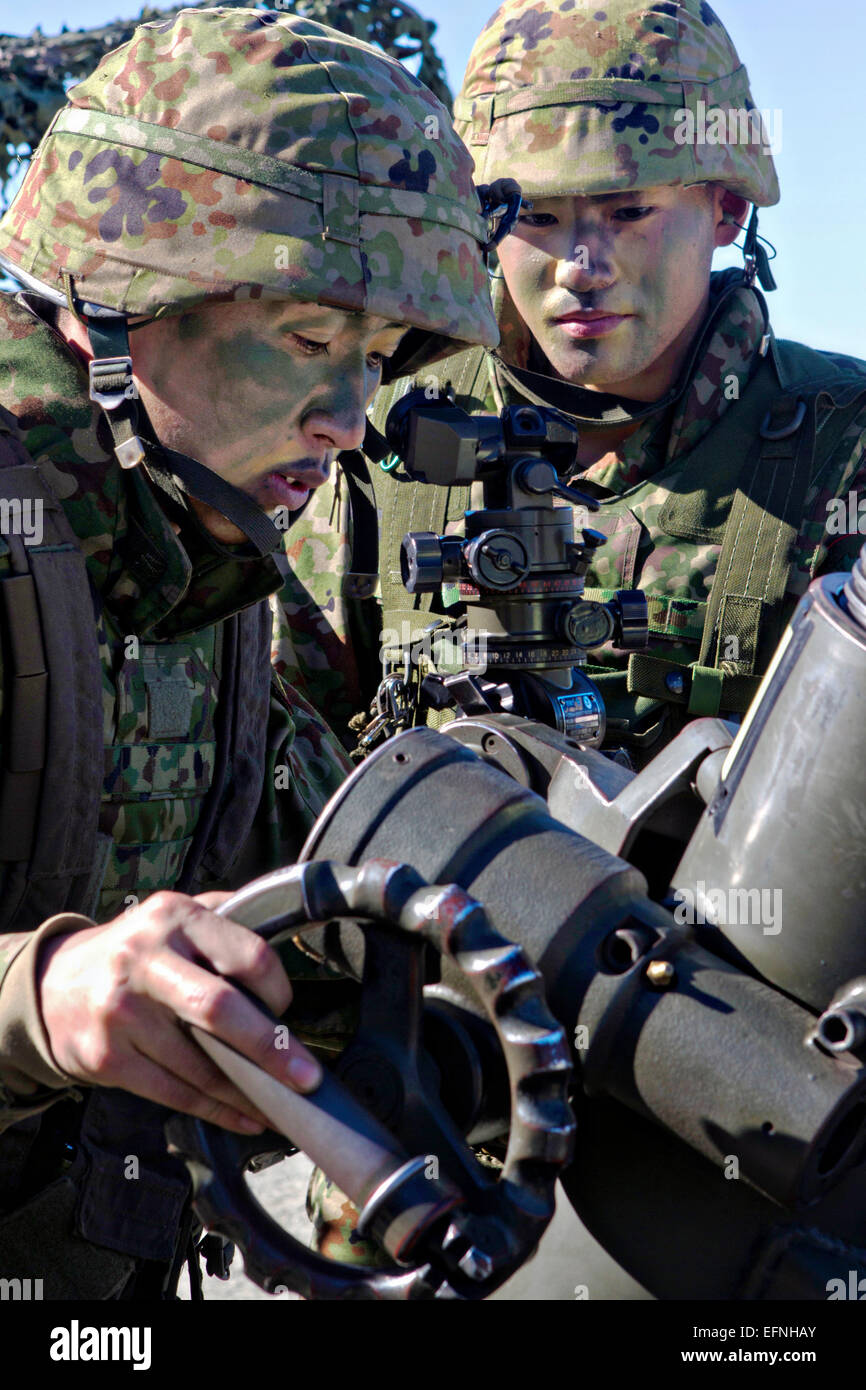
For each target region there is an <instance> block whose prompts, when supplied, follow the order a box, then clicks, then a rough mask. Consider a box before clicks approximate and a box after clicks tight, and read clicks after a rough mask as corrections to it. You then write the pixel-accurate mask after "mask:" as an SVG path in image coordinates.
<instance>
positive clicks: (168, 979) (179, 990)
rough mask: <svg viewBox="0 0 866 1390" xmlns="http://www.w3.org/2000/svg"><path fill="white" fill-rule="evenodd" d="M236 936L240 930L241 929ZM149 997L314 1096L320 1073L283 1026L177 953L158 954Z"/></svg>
mask: <svg viewBox="0 0 866 1390" xmlns="http://www.w3.org/2000/svg"><path fill="white" fill-rule="evenodd" d="M238 930H241V929H240V928H238ZM148 977H149V981H150V989H151V997H152V998H155V999H157V1000H158V1001H159V1002H160V1003H163V1004H165V1005H166V1006H167V1007H168V1008H169V1009H170V1010H171V1011H172V1013H174V1014H176V1016H177V1017H178V1018H180V1019H182V1020H183V1021H184V1022H185V1023H193V1024H195V1025H196V1026H197V1027H199V1028H201V1029H202V1030H203V1031H204V1032H205V1033H213V1035H214V1036H215V1037H217V1038H222V1040H223V1042H227V1043H228V1044H229V1046H231V1047H234V1048H236V1049H237V1051H238V1052H242V1053H243V1054H244V1056H245V1057H249V1059H250V1061H252V1062H255V1063H256V1064H257V1065H258V1066H260V1067H262V1068H263V1070H265V1071H266V1072H268V1073H269V1074H270V1075H271V1076H273V1077H275V1078H276V1079H277V1080H278V1081H280V1082H282V1083H283V1085H289V1086H291V1087H292V1088H293V1090H296V1091H311V1090H314V1089H315V1087H316V1086H318V1084H319V1082H320V1081H321V1079H322V1069H321V1067H320V1066H319V1063H318V1062H317V1061H316V1059H315V1057H313V1056H312V1055H311V1054H310V1053H309V1052H308V1051H307V1049H306V1048H305V1047H304V1046H303V1045H302V1044H301V1043H300V1042H298V1040H297V1038H294V1037H292V1035H291V1033H290V1032H289V1030H288V1029H287V1028H286V1027H285V1025H283V1024H275V1023H273V1022H272V1021H271V1020H270V1019H268V1018H266V1017H265V1015H264V1014H262V1013H261V1011H260V1010H259V1009H257V1008H256V1007H255V1005H254V1004H252V1003H250V1001H249V999H247V998H246V997H245V995H243V994H241V993H240V991H239V990H236V989H234V988H233V986H232V985H231V984H230V982H229V981H228V980H226V979H223V978H222V977H221V976H220V975H213V974H211V972H210V971H209V970H204V969H202V967H201V966H200V965H196V963H195V962H194V961H190V960H187V959H186V958H185V957H184V956H182V955H180V954H179V953H178V952H176V951H173V952H159V953H157V954H156V955H155V956H154V958H153V960H152V961H151V962H150V964H149V969H148Z"/></svg>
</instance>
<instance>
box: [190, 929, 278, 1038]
mask: <svg viewBox="0 0 866 1390" xmlns="http://www.w3.org/2000/svg"><path fill="white" fill-rule="evenodd" d="M184 936H185V938H186V940H187V941H188V942H189V943H190V945H191V946H193V947H194V948H195V950H196V951H198V953H199V954H200V955H201V956H203V957H204V958H205V960H207V961H208V962H209V963H210V964H212V965H213V967H214V969H216V970H217V971H219V973H220V975H231V976H233V977H234V978H235V979H236V980H239V981H240V983H241V984H243V985H246V987H247V989H249V990H252V992H253V994H257V995H258V996H259V998H260V999H261V1000H263V1002H264V1003H265V1004H267V1006H268V1008H269V1009H270V1010H271V1012H272V1013H275V1014H283V1013H285V1011H286V1009H287V1008H288V1007H289V1005H290V1004H291V1002H292V987H291V985H290V983H289V979H288V976H287V975H286V972H285V970H284V969H283V966H282V963H281V961H280V958H279V956H278V955H277V953H276V951H275V950H273V948H272V947H270V946H269V945H268V944H267V942H266V941H263V940H262V938H261V937H260V936H256V934H255V932H252V931H250V929H249V927H242V926H240V925H239V924H238V923H237V922H233V921H232V920H231V918H230V917H217V916H216V914H215V913H213V912H210V911H208V910H207V909H204V908H203V909H202V910H201V911H196V912H194V913H192V914H191V915H190V917H189V919H188V921H187V922H186V923H185V925H184Z"/></svg>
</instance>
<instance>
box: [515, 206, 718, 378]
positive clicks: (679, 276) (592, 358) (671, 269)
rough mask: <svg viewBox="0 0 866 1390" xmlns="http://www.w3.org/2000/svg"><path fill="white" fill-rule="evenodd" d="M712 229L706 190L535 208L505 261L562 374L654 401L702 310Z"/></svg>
mask: <svg viewBox="0 0 866 1390" xmlns="http://www.w3.org/2000/svg"><path fill="white" fill-rule="evenodd" d="M714 226H715V222H714V213H713V204H712V203H711V201H710V200H709V199H708V198H707V196H706V193H705V190H704V188H703V187H698V188H688V189H682V188H676V187H664V188H656V189H648V190H644V191H643V192H640V193H637V194H629V195H623V196H620V197H616V198H610V197H607V198H605V197H596V198H547V199H537V200H534V201H533V210H532V212H531V213H526V214H523V216H521V219H520V222H519V224H518V226H517V228H516V230H515V232H513V233H512V235H511V236H509V237H506V239H505V240H504V241H503V242H502V244H501V245H500V248H499V259H500V264H501V266H502V271H503V274H504V276H505V281H506V285H507V288H508V292H509V294H510V296H511V299H512V301H513V303H514V306H515V308H516V310H517V312H518V314H519V315H520V316H521V318H522V319H523V321H524V323H525V324H526V326H527V327H528V329H529V331H530V333H531V334H532V337H533V338H534V340H535V342H536V343H537V345H538V347H539V348H540V349H541V352H542V353H543V354H544V357H545V358H546V359H547V362H548V363H549V365H550V367H551V368H552V370H553V372H554V373H555V374H556V375H557V376H559V377H561V378H562V379H563V380H565V381H570V382H572V383H573V384H575V385H579V386H585V387H589V388H591V389H597V390H605V391H614V392H616V393H617V394H619V395H622V396H627V397H630V398H631V399H633V400H648V401H650V400H657V399H658V398H659V396H661V395H663V394H664V391H665V390H666V389H667V387H668V386H669V385H670V384H671V383H672V382H673V381H674V380H675V378H676V375H677V371H678V369H679V367H680V365H681V363H682V359H683V357H684V355H685V352H686V351H687V349H688V345H689V343H690V341H691V339H692V336H693V334H694V332H695V330H696V328H697V326H698V324H699V323H700V321H701V319H702V317H703V315H704V312H705V309H706V304H707V297H708V294H709V276H710V264H711V261H712V253H713V249H714V245H715V241H714Z"/></svg>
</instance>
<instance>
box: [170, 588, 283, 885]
mask: <svg viewBox="0 0 866 1390" xmlns="http://www.w3.org/2000/svg"><path fill="white" fill-rule="evenodd" d="M270 641H271V610H270V605H269V603H268V601H267V600H266V599H264V600H262V602H261V603H257V604H253V605H252V606H251V607H249V608H243V609H241V611H240V612H239V613H235V614H234V615H233V616H232V617H231V618H228V619H227V620H226V622H225V624H224V635H223V646H222V659H221V663H220V664H221V671H220V696H219V701H218V704H217V731H216V737H217V766H216V768H215V771H214V777H213V781H212V783H211V787H210V791H209V792H208V796H207V800H206V802H205V804H204V807H203V809H202V812H201V815H200V818H199V823H198V825H197V826H196V829H195V835H194V838H193V842H192V844H191V845H190V847H189V850H188V851H187V856H186V859H185V860H184V866H183V872H182V874H181V877H180V879H179V881H178V884H177V891H178V892H181V893H195V892H198V891H199V889H200V888H201V887H204V886H205V883H206V881H210V882H212V881H213V880H214V879H220V878H222V877H223V875H224V874H225V873H226V872H227V871H228V869H229V867H230V865H231V864H232V862H233V861H234V860H235V859H236V858H237V855H238V853H239V852H240V850H241V848H242V846H243V844H244V841H245V840H246V838H247V836H248V835H249V832H250V830H251V829H252V824H253V820H254V817H255V813H256V809H257V807H258V804H259V801H260V799H261V794H262V781H263V777H264V768H265V762H266V753H267V731H268V709H269V703H270V685H271V663H270ZM202 870H203V871H204V872H203V873H202V872H201V871H202Z"/></svg>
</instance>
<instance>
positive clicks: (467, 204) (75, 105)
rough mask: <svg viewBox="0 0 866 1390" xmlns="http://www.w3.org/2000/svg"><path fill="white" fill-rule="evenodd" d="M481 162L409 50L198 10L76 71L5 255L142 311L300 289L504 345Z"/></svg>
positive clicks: (18, 204)
mask: <svg viewBox="0 0 866 1390" xmlns="http://www.w3.org/2000/svg"><path fill="white" fill-rule="evenodd" d="M487 237H488V228H487V224H486V222H485V220H484V218H483V217H482V215H481V204H480V201H479V197H478V194H477V192H476V190H475V187H474V185H473V181H472V161H471V159H470V158H469V156H468V155H467V153H466V150H465V149H464V147H463V146H462V145H461V143H460V141H459V140H458V139H457V138H456V137H455V135H454V133H453V128H452V125H451V120H450V117H449V115H448V113H447V111H446V110H445V108H444V107H443V106H442V105H441V103H440V102H439V101H438V100H437V99H436V97H434V96H433V94H432V93H431V92H430V91H428V90H427V88H426V87H425V86H424V85H423V84H422V83H421V82H419V81H418V79H417V78H415V77H414V76H412V74H411V73H409V72H408V71H407V70H406V69H405V68H404V67H403V66H402V65H401V64H400V63H398V62H396V61H395V60H394V59H391V58H388V57H387V56H386V55H384V54H383V53H380V52H379V51H378V50H377V49H374V48H372V47H371V46H370V45H368V44H365V43H362V42H360V41H358V40H357V39H354V38H351V37H348V36H347V35H345V34H342V33H337V32H336V31H335V30H332V29H328V28H326V27H325V26H323V25H320V24H316V23H314V22H313V21H311V20H306V19H299V18H297V17H295V16H290V15H283V14H277V13H275V12H273V11H254V10H238V9H208V10H182V11H180V12H179V13H178V14H177V15H176V16H174V17H173V18H171V19H168V20H158V21H154V22H151V23H145V24H142V25H140V26H139V27H138V28H137V29H136V30H135V33H134V35H133V37H132V38H131V39H130V40H129V42H128V43H125V44H122V45H121V46H120V47H119V48H117V49H115V50H114V51H113V52H111V53H108V54H107V55H106V56H105V57H104V58H103V59H102V61H101V62H100V64H99V66H98V67H97V68H96V70H95V71H94V72H93V73H92V74H91V76H89V77H88V78H86V79H85V81H83V82H81V83H79V84H78V85H77V86H75V87H73V88H72V89H71V91H70V93H69V99H68V104H67V105H66V106H65V107H64V108H63V109H62V110H61V111H60V112H58V114H57V116H56V117H55V119H54V121H53V122H52V124H51V126H50V128H49V130H48V132H47V133H46V135H45V137H44V139H43V140H42V142H41V144H40V145H39V148H38V150H37V151H36V153H35V155H34V157H33V159H32V161H31V164H30V167H29V170H28V173H27V176H26V178H25V180H24V182H23V184H22V187H21V188H20V190H19V192H18V194H17V197H16V198H15V199H14V201H13V203H12V205H11V207H10V208H9V209H8V211H7V212H6V214H5V216H4V217H3V219H2V221H0V254H2V255H3V257H4V258H5V259H6V261H7V262H9V263H11V265H12V267H14V268H17V269H20V270H21V271H23V272H25V273H26V274H29V275H30V276H32V277H35V278H36V280H37V281H38V282H40V283H41V284H43V285H45V286H46V287H50V288H51V289H52V290H54V291H55V292H56V291H57V290H59V289H63V288H64V286H65V285H66V280H67V279H68V277H69V276H71V277H72V282H73V284H74V291H75V294H76V295H77V296H78V297H79V299H80V300H85V301H89V302H91V303H92V304H95V305H102V306H105V307H106V308H109V309H114V310H118V311H121V312H122V313H125V314H129V315H140V314H145V315H151V314H154V313H156V312H157V311H158V310H159V311H161V312H166V311H167V312H170V313H171V312H180V311H182V310H185V309H189V308H191V307H193V306H195V305H198V304H203V303H205V302H207V301H216V300H232V299H245V298H257V297H277V298H291V299H299V300H305V301H308V302H309V301H314V302H317V303H320V304H328V305H334V306H336V307H339V308H343V309H347V310H355V311H365V312H369V313H372V314H377V315H380V316H382V317H384V318H388V319H395V320H398V321H400V322H403V323H406V324H408V325H412V326H415V327H417V328H421V329H424V330H427V331H428V332H432V333H436V334H440V335H443V336H445V337H448V338H454V339H457V340H458V341H460V342H469V343H484V344H485V345H488V346H489V345H492V344H495V343H496V341H497V339H498V330H497V328H496V324H495V320H494V318H493V315H492V312H491V309H490V305H489V299H488V294H487V275H486V268H485V264H484V256H483V249H482V248H483V245H484V243H485V242H486V241H487Z"/></svg>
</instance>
